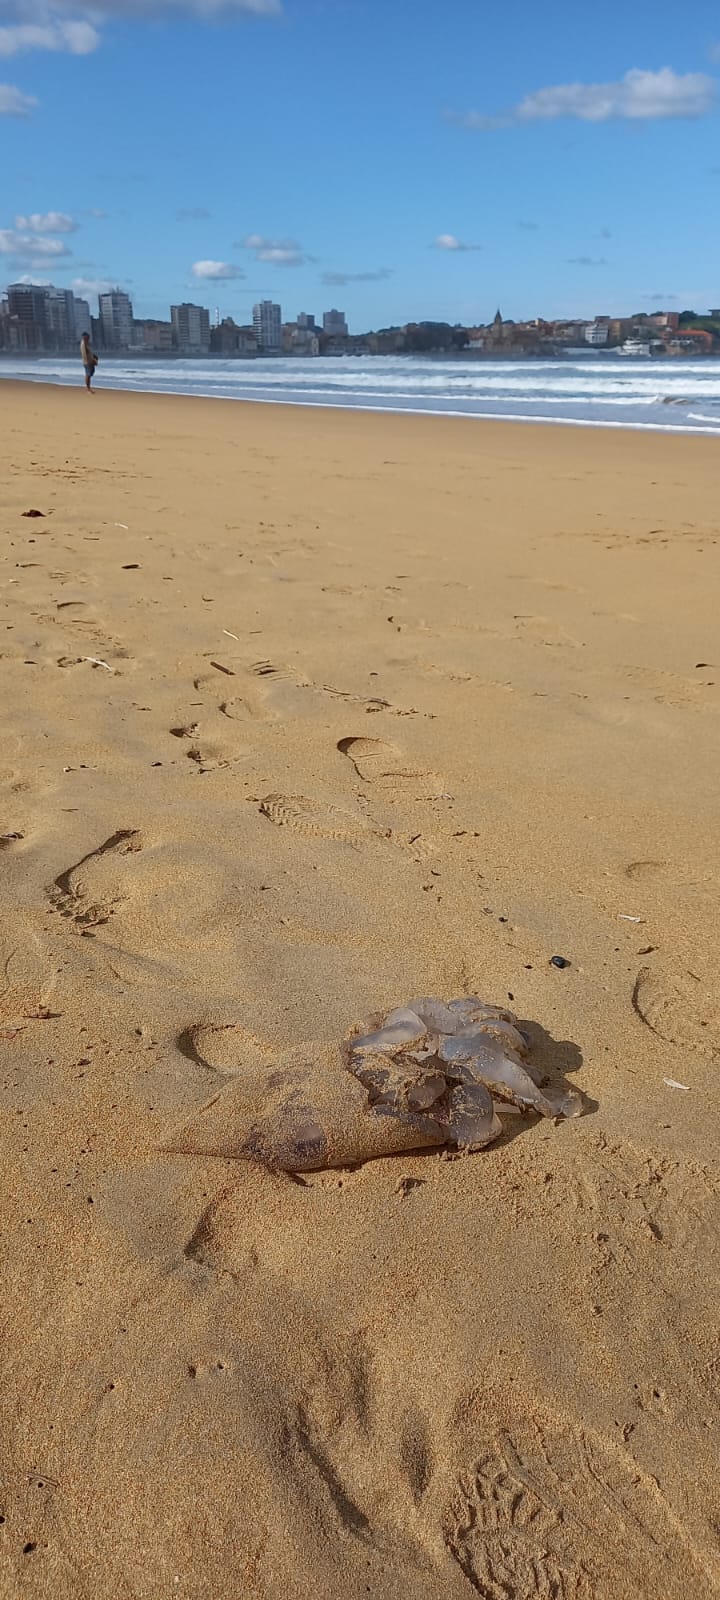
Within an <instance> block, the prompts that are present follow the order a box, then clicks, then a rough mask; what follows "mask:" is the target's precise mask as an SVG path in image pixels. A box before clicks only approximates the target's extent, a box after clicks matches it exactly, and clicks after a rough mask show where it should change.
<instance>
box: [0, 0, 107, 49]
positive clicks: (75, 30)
mask: <svg viewBox="0 0 720 1600" xmlns="http://www.w3.org/2000/svg"><path fill="white" fill-rule="evenodd" d="M25 9H27V10H31V9H35V10H36V11H37V13H38V14H41V7H40V6H38V7H36V8H30V7H26V8H25ZM99 43H100V35H99V33H98V31H97V28H94V27H93V25H92V23H91V22H84V21H73V20H72V19H71V18H68V19H67V20H66V21H63V20H59V21H56V22H51V21H45V22H43V21H38V22H20V23H16V24H15V25H11V26H9V27H0V58H3V57H4V58H5V59H7V58H8V57H9V56H17V55H20V53H21V52H22V51H25V50H64V51H67V53H68V54H69V55H72V56H89V55H90V54H91V53H92V51H93V50H96V49H97V47H98V45H99Z"/></svg>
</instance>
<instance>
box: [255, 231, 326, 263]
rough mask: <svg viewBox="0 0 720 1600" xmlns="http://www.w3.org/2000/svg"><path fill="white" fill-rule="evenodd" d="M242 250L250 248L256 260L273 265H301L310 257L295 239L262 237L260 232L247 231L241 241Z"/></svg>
mask: <svg viewBox="0 0 720 1600" xmlns="http://www.w3.org/2000/svg"><path fill="white" fill-rule="evenodd" d="M242 249H243V250H252V252H253V255H254V256H255V260H256V261H264V262H265V263H266V264H269V265H270V266H274V267H302V266H304V265H305V262H306V261H310V260H311V259H312V258H311V257H310V256H306V255H305V253H304V251H303V250H302V249H301V247H300V245H299V244H298V242H297V239H264V238H263V236H262V234H260V233H249V234H248V235H247V237H246V238H245V239H243V241H242Z"/></svg>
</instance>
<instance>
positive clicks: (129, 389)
mask: <svg viewBox="0 0 720 1600" xmlns="http://www.w3.org/2000/svg"><path fill="white" fill-rule="evenodd" d="M41 359H51V358H41ZM58 359H61V360H65V359H67V358H65V357H61V358H58ZM120 359H130V358H120ZM147 359H148V358H142V360H147ZM149 359H150V362H151V363H152V360H153V358H149ZM155 359H157V360H158V361H162V360H163V359H164V358H163V357H162V356H160V357H157V358H155ZM165 359H167V358H165ZM176 359H177V360H178V361H181V360H184V359H185V358H176ZM197 359H198V361H200V360H201V359H203V358H197ZM213 359H217V361H218V363H220V362H222V361H223V359H224V358H223V357H217V358H213ZM377 359H387V358H377ZM403 359H405V360H407V361H408V362H410V361H412V360H413V359H414V358H412V357H404V358H403ZM237 365H238V366H240V367H242V366H243V363H242V362H238V363H237ZM249 365H250V366H252V365H253V363H249ZM111 366H112V363H111V362H108V363H107V365H105V364H103V367H102V371H101V375H100V379H99V386H98V390H97V392H98V393H103V392H104V393H107V394H109V393H112V394H133V395H143V394H144V395H148V396H152V397H156V398H165V397H167V398H184V399H194V400H227V401H231V402H232V403H233V404H235V405H237V404H240V405H261V406H267V405H271V406H279V407H284V408H292V409H293V410H311V411H322V412H337V411H352V412H356V413H359V414H374V415H381V416H387V415H391V416H406V417H424V416H428V417H447V418H449V419H453V420H462V421H468V422H486V423H487V422H492V423H497V422H501V423H502V422H505V423H508V424H510V425H512V426H513V427H517V426H518V425H524V426H531V427H550V428H558V427H560V428H562V427H570V428H579V429H585V430H589V431H592V430H601V431H608V430H611V431H614V432H629V433H635V434H646V433H652V434H669V435H672V436H674V437H677V436H682V435H685V436H688V437H693V436H694V437H702V436H705V435H707V436H708V437H710V438H717V437H719V436H720V414H719V415H718V418H717V419H715V418H711V417H707V418H705V419H704V425H698V424H697V419H694V418H693V414H692V413H691V414H690V415H689V417H688V420H687V421H686V422H682V423H675V422H666V423H663V422H661V421H659V420H655V419H654V418H652V419H648V420H635V419H630V418H625V419H622V420H616V419H614V418H612V417H578V416H575V417H573V416H553V415H552V414H550V415H537V414H535V413H533V412H532V411H531V412H525V411H518V412H504V413H502V412H498V411H479V410H463V409H459V408H458V407H456V406H450V405H446V406H433V405H432V404H430V403H428V404H427V405H423V404H417V405H402V406H400V405H395V404H392V403H388V404H383V403H380V402H381V400H382V397H381V396H375V397H374V398H375V399H376V400H378V402H379V403H377V404H371V403H364V402H363V400H362V398H361V393H362V391H359V392H358V394H357V395H354V396H353V397H352V398H350V399H347V400H346V399H345V398H344V397H343V394H342V392H341V391H338V392H337V393H336V397H335V399H334V401H328V400H326V399H311V398H305V397H303V396H301V395H300V394H299V393H297V394H296V395H294V396H293V397H288V396H286V395H267V396H266V395H263V394H259V393H255V394H253V395H251V396H250V395H246V394H217V393H214V392H212V391H205V392H202V391H198V390H188V391H187V392H185V393H183V392H182V391H180V392H178V390H176V389H166V388H153V387H151V386H149V385H142V386H138V387H134V386H133V385H131V384H118V385H117V386H114V385H112V384H111V383H107V384H106V385H104V384H103V376H104V373H105V372H106V371H110V370H111ZM0 383H1V384H14V383H18V384H24V385H25V386H27V387H28V388H49V389H73V388H75V387H77V384H76V382H75V381H74V380H73V378H72V377H69V378H68V379H67V380H66V379H64V378H58V379H56V380H55V381H53V379H52V378H47V377H42V378H33V377H31V376H23V377H11V378H5V377H3V376H2V373H1V371H0ZM80 386H82V385H80ZM248 387H252V384H251V383H250V382H248ZM258 387H259V386H258ZM288 387H289V388H290V387H292V384H291V379H290V378H288ZM307 392H308V393H309V392H310V391H307ZM391 393H392V391H388V396H390V395H391ZM407 398H412V397H410V396H408V397H407ZM593 403H597V404H600V403H605V404H607V402H601V401H600V400H599V399H598V400H597V401H596V402H593V401H590V402H588V404H593ZM617 403H618V404H623V402H622V401H619V402H617ZM633 403H636V404H637V406H638V407H639V406H640V405H641V404H642V401H637V402H632V401H628V402H627V404H628V406H631V405H632V404H633ZM655 403H657V402H655ZM678 403H679V397H674V396H668V397H663V399H662V401H661V402H660V404H661V406H662V407H663V408H665V409H666V410H667V409H669V408H670V407H672V406H673V405H675V404H678ZM703 403H707V400H705V401H704V397H703V396H700V397H699V398H698V400H697V401H696V402H695V404H697V405H699V406H702V405H703ZM537 404H538V405H539V406H545V407H548V406H555V405H557V406H567V405H569V404H570V402H569V401H568V400H567V398H564V397H558V398H557V399H555V398H552V399H550V398H546V399H545V400H543V401H538V402H537ZM715 423H716V425H714V424H715Z"/></svg>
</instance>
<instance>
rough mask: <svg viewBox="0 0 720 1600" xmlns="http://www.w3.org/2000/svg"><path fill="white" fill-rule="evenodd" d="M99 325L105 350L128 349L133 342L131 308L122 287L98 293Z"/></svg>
mask: <svg viewBox="0 0 720 1600" xmlns="http://www.w3.org/2000/svg"><path fill="white" fill-rule="evenodd" d="M100 326H101V328H102V336H103V344H104V345H105V347H106V349H107V350H128V349H129V348H130V345H131V344H132V342H133V308H132V301H131V299H130V296H129V295H127V294H125V291H124V290H123V289H112V290H111V291H110V293H109V294H101V295H100Z"/></svg>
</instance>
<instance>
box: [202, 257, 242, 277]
mask: <svg viewBox="0 0 720 1600" xmlns="http://www.w3.org/2000/svg"><path fill="white" fill-rule="evenodd" d="M192 275H193V277H194V278H201V279H203V278H211V279H212V278H214V279H216V280H217V281H220V280H222V279H225V278H244V277H245V273H244V272H243V271H242V270H241V268H240V267H236V266H235V263H234V262H233V261H194V262H193V265H192Z"/></svg>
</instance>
